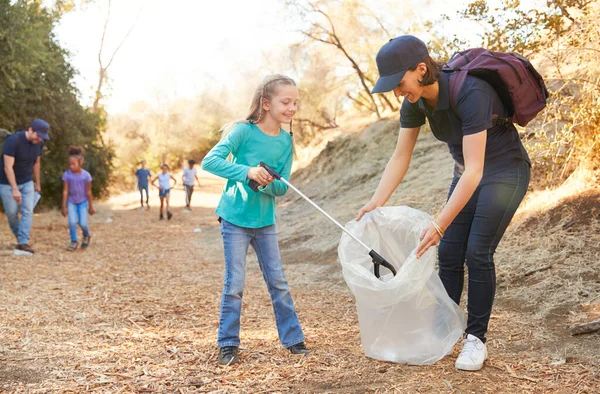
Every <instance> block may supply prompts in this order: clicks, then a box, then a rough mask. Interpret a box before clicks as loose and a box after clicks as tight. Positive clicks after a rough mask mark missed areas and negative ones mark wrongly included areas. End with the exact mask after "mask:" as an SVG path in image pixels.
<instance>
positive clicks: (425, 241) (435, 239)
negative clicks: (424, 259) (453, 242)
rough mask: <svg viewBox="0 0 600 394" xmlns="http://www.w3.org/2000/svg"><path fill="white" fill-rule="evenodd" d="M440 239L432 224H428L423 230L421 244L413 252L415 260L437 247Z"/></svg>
mask: <svg viewBox="0 0 600 394" xmlns="http://www.w3.org/2000/svg"><path fill="white" fill-rule="evenodd" d="M441 238H442V237H441V236H440V234H439V233H438V232H437V230H436V229H435V227H434V226H433V224H429V226H427V228H426V229H425V230H423V233H422V234H421V238H420V239H421V243H420V244H419V246H418V247H417V250H416V251H415V254H416V255H417V258H418V259H420V258H421V256H423V255H424V254H425V252H427V250H428V249H429V248H430V247H432V246H435V245H438V244H439V243H440V239H441Z"/></svg>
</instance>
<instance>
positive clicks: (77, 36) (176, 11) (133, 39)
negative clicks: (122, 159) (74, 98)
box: [57, 0, 293, 111]
mask: <svg viewBox="0 0 600 394" xmlns="http://www.w3.org/2000/svg"><path fill="white" fill-rule="evenodd" d="M96 3H97V4H95V5H93V6H88V8H87V9H86V10H84V11H77V12H73V13H70V14H67V15H66V16H65V17H64V19H63V20H62V22H61V24H60V25H59V26H58V28H57V36H58V38H59V40H60V41H61V42H62V43H63V45H64V46H65V47H66V48H67V49H68V50H69V51H71V53H72V56H71V59H72V61H73V64H74V65H75V67H76V68H77V69H78V70H79V71H80V77H79V78H78V79H77V80H76V82H77V85H78V87H79V88H80V90H81V91H82V94H83V97H82V101H84V102H89V97H91V96H92V93H93V89H92V87H93V86H95V85H96V84H97V82H98V81H97V79H98V77H97V75H98V69H99V67H98V60H97V58H98V48H99V46H100V38H101V35H102V28H103V24H104V21H105V17H106V9H107V7H106V4H107V2H106V1H105V0H97V2H96ZM281 3H283V2H282V1H277V0H260V1H244V0H239V1H237V0H218V1H210V2H208V1H206V2H205V1H189V0H170V1H168V2H166V1H161V0H145V1H144V0H118V1H113V4H112V10H111V20H110V22H109V26H108V30H107V32H108V33H107V37H106V40H105V46H104V47H105V51H104V55H103V59H105V62H107V61H108V59H109V58H110V55H111V54H112V52H113V51H114V49H115V48H116V47H117V46H118V44H119V42H120V41H121V40H122V38H123V36H124V35H125V34H126V33H127V31H128V30H129V28H130V27H131V26H132V24H133V23H134V21H135V20H136V16H137V14H138V12H139V10H140V8H141V7H142V5H143V9H142V12H141V14H140V16H139V19H138V21H137V24H136V26H135V28H134V30H133V31H132V33H131V35H130V36H129V38H128V39H127V41H126V42H125V44H124V45H123V47H122V48H121V49H120V50H119V52H118V53H117V55H116V57H115V60H114V62H113V63H112V65H111V66H110V68H109V71H108V75H109V78H110V79H111V82H110V86H111V90H110V92H109V93H110V97H108V98H107V99H106V104H107V108H108V110H109V111H111V110H112V111H124V110H126V109H127V108H128V106H129V104H131V103H133V102H135V101H139V100H151V101H152V100H155V99H156V97H157V96H162V97H164V98H167V99H173V98H176V97H177V98H179V97H186V96H187V97H190V96H194V95H195V94H197V93H198V92H200V91H201V89H202V86H203V84H205V83H217V84H225V85H227V86H230V84H231V81H232V80H235V79H236V78H237V77H238V75H239V72H238V73H236V70H238V71H239V70H240V69H241V68H247V67H249V66H251V65H252V64H253V60H254V59H256V58H257V57H260V56H262V55H261V53H262V51H265V50H269V49H273V48H276V47H278V46H280V45H284V44H286V42H289V41H290V40H292V39H293V38H292V37H293V35H292V34H291V33H289V32H286V29H285V26H284V25H283V20H282V19H281V18H277V17H276V15H278V14H282V11H281V6H280V5H278V4H281ZM86 99H87V100H86Z"/></svg>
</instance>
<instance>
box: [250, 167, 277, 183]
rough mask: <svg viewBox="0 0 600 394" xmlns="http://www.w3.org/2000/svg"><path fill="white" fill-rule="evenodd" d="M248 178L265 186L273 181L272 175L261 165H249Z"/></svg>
mask: <svg viewBox="0 0 600 394" xmlns="http://www.w3.org/2000/svg"><path fill="white" fill-rule="evenodd" d="M247 176H248V178H249V179H252V180H253V181H256V182H258V184H259V185H261V186H265V185H268V184H270V183H271V182H273V177H272V176H271V174H269V172H268V171H267V170H265V169H264V168H262V167H250V170H248V175H247Z"/></svg>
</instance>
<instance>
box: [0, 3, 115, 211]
mask: <svg viewBox="0 0 600 394" xmlns="http://www.w3.org/2000/svg"><path fill="white" fill-rule="evenodd" d="M56 18H57V17H56V16H55V14H54V13H53V12H52V11H49V10H47V9H46V8H44V7H43V6H42V1H40V0H34V1H28V0H18V1H14V2H13V1H10V0H0V20H2V24H1V25H0V127H2V128H6V129H9V130H15V129H17V128H27V127H28V126H29V123H30V122H31V120H32V119H34V118H42V119H44V120H46V121H47V122H48V123H49V124H50V126H51V129H50V138H51V140H50V141H48V142H47V143H46V147H45V149H44V156H43V157H42V166H41V169H42V175H41V178H42V193H43V195H44V198H43V204H44V205H46V206H52V207H55V206H59V204H60V200H61V196H62V181H61V175H62V173H63V172H64V171H65V170H66V169H67V160H68V154H67V150H68V147H69V146H70V145H81V146H82V147H83V148H84V149H85V164H84V168H86V169H87V170H88V171H89V172H90V173H91V174H92V177H93V178H94V182H93V183H92V185H93V193H94V195H95V196H98V197H99V196H102V195H105V193H106V186H107V184H108V180H109V176H110V171H111V160H112V157H113V151H112V150H111V149H110V148H108V147H106V146H105V145H104V143H103V141H102V135H101V130H102V128H103V125H104V121H103V119H102V117H101V115H96V114H91V113H89V112H88V111H87V110H86V109H85V108H83V107H82V106H81V104H80V103H79V102H78V100H77V94H78V92H77V90H76V88H75V86H74V83H73V77H74V76H75V73H76V72H75V70H74V69H73V67H72V66H71V65H70V64H69V61H68V53H67V51H66V50H65V49H63V48H62V47H61V46H60V45H59V44H58V42H57V40H56V38H55V36H54V33H53V29H54V26H55V24H56V23H57V19H56Z"/></svg>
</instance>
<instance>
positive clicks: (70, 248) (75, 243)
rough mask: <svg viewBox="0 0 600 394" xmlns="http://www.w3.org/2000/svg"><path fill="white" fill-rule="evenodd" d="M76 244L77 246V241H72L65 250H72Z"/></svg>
mask: <svg viewBox="0 0 600 394" xmlns="http://www.w3.org/2000/svg"><path fill="white" fill-rule="evenodd" d="M77 246H79V244H78V243H77V241H73V242H71V243H70V244H69V246H67V250H68V251H70V252H72V251H74V250H76V249H77Z"/></svg>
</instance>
